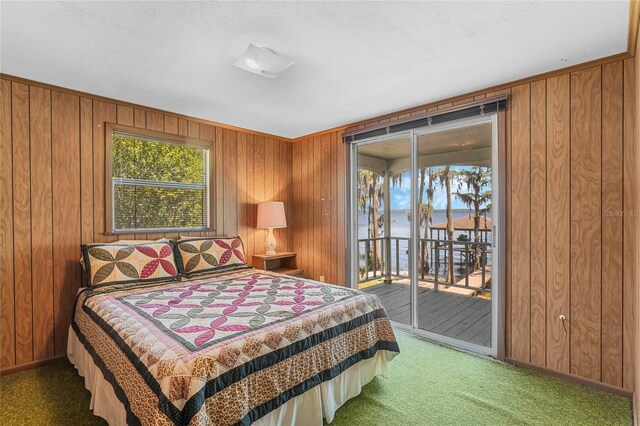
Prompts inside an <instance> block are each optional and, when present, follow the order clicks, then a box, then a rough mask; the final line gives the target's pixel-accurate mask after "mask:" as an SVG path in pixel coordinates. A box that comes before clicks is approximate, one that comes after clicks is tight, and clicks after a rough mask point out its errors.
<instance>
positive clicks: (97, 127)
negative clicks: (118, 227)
mask: <svg viewBox="0 0 640 426" xmlns="http://www.w3.org/2000/svg"><path fill="white" fill-rule="evenodd" d="M91 118H92V120H93V126H92V128H93V132H92V133H93V203H94V204H93V241H94V242H108V241H115V240H116V237H115V236H113V235H105V232H106V225H105V194H106V190H107V188H105V167H104V165H105V161H106V159H105V141H104V137H105V133H104V123H114V122H116V120H117V106H116V104H112V103H107V102H102V101H96V100H94V101H93V115H92V117H91Z"/></svg>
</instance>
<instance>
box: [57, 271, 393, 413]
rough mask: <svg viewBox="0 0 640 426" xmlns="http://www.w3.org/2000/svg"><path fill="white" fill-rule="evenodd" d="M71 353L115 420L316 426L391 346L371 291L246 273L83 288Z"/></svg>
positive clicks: (381, 371)
mask: <svg viewBox="0 0 640 426" xmlns="http://www.w3.org/2000/svg"><path fill="white" fill-rule="evenodd" d="M67 352H68V357H69V360H70V361H71V362H72V363H73V364H74V365H75V367H76V368H77V369H78V371H79V373H80V375H82V376H83V377H84V379H85V385H86V387H87V389H89V390H90V391H91V393H92V400H91V409H93V411H94V414H96V415H98V416H101V417H103V418H105V419H106V420H107V421H108V423H109V424H111V425H120V424H141V425H148V424H155V425H170V424H176V425H232V424H237V425H249V424H258V425H288V424H304V425H321V424H322V423H323V418H324V419H325V421H327V422H331V421H332V420H333V417H334V414H335V412H336V410H337V409H338V408H339V407H340V406H341V405H342V404H344V402H346V401H347V400H348V399H349V398H352V397H354V396H356V395H358V394H359V393H360V390H361V388H362V386H364V385H365V384H366V383H368V382H369V381H370V380H372V379H373V378H374V377H375V376H377V375H381V376H385V377H386V376H387V375H388V372H387V364H388V362H389V361H391V360H392V359H393V358H394V357H395V356H396V355H397V354H398V353H399V348H398V345H397V343H396V339H395V336H394V333H393V330H392V328H391V324H390V322H389V319H388V318H387V315H386V313H385V311H384V309H383V308H382V306H381V304H380V302H379V300H378V299H377V298H376V297H375V296H372V295H369V294H367V293H363V292H359V291H356V290H352V289H349V288H344V287H339V286H334V285H328V284H324V283H319V282H315V281H311V280H306V279H300V278H296V277H290V276H286V275H280V274H276V273H272V272H266V271H260V270H256V269H242V270H235V271H225V272H220V273H216V274H210V275H207V276H204V277H203V276H200V277H192V278H182V279H179V280H172V281H166V282H153V281H152V282H145V283H141V284H138V285H135V286H131V285H110V286H104V287H94V288H85V289H82V290H81V291H80V292H79V293H78V296H77V298H76V302H75V304H74V313H73V319H72V324H71V327H70V330H69V343H68V351H67Z"/></svg>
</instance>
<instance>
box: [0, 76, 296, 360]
mask: <svg viewBox="0 0 640 426" xmlns="http://www.w3.org/2000/svg"><path fill="white" fill-rule="evenodd" d="M1 83H2V86H1V92H0V95H1V98H0V103H1V105H2V109H1V110H0V136H1V141H0V153H1V154H2V158H3V161H1V162H0V189H1V192H0V213H1V214H0V232H1V234H0V241H1V245H0V255H1V256H0V268H1V272H2V275H3V277H5V278H3V280H2V281H1V287H0V291H1V292H0V305H1V309H0V321H1V323H0V342H1V347H0V369H2V370H3V371H4V370H5V369H9V368H12V367H15V366H16V360H17V361H18V363H17V366H18V367H19V366H35V365H38V363H39V362H42V361H44V360H47V359H50V358H51V356H55V355H61V354H64V353H65V350H66V346H65V345H66V338H67V333H68V327H69V323H70V319H71V318H70V315H71V306H72V303H73V300H74V296H75V292H76V290H77V288H78V286H79V285H80V268H79V264H78V259H79V257H80V247H79V245H80V244H81V243H91V242H95V241H111V240H115V239H116V237H115V236H112V235H104V225H105V207H104V195H105V190H106V189H105V188H104V182H105V175H104V173H105V168H104V164H105V160H106V158H105V139H104V137H105V133H104V125H105V123H107V122H109V123H120V124H123V125H132V126H134V127H137V128H141V129H146V128H147V127H149V128H151V129H160V130H161V131H165V132H171V133H172V132H177V133H178V134H183V135H184V134H187V135H188V136H191V137H196V138H204V139H205V140H209V141H211V142H212V143H214V141H215V139H216V133H220V131H219V129H223V128H219V129H218V128H215V127H213V126H211V125H208V124H204V123H199V122H198V121H192V120H188V119H183V118H176V116H174V115H172V114H160V113H158V112H156V111H150V110H148V109H146V108H144V107H134V106H131V105H125V104H120V103H117V102H105V101H104V100H98V99H95V98H92V97H90V96H82V97H79V96H77V95H74V94H70V93H69V92H62V91H55V90H51V89H49V88H45V87H41V86H40V85H38V86H27V85H22V84H21V83H14V82H12V81H9V80H2V81H1ZM13 85H15V86H18V89H17V90H15V93H12V92H14V91H13V90H12V86H13ZM12 97H16V101H15V103H14V102H13V100H12ZM14 107H15V108H14ZM147 123H149V124H148V125H147ZM14 127H15V131H14ZM224 130H225V132H226V134H227V139H228V140H229V143H228V144H226V147H224V146H223V145H221V147H223V148H224V149H226V151H222V153H221V155H220V156H219V157H218V156H214V159H218V160H216V164H217V165H219V167H216V169H217V170H220V172H221V173H220V176H221V179H222V182H226V183H227V184H228V185H230V186H229V187H228V188H226V192H225V191H219V194H220V198H219V200H218V201H219V204H215V208H216V209H219V210H220V211H221V212H222V214H221V215H220V217H219V219H220V220H221V221H223V222H224V223H225V228H226V230H225V229H222V228H221V229H220V233H222V232H223V231H225V232H233V233H234V234H237V233H240V234H242V237H243V240H244V241H245V248H246V249H247V256H248V258H249V259H251V257H252V255H253V254H254V253H256V252H257V253H263V252H264V237H265V236H266V233H265V232H264V231H263V230H260V231H259V235H258V236H256V235H254V234H256V232H255V204H256V203H257V202H260V201H265V194H266V193H267V192H268V193H270V194H272V195H273V196H277V197H278V198H280V199H282V201H284V202H285V205H288V204H289V197H291V194H292V192H291V191H290V190H289V188H290V187H291V182H290V180H291V174H290V173H289V168H290V163H291V161H292V159H291V157H290V152H291V148H292V145H291V143H290V142H288V141H286V140H282V139H278V138H271V141H270V144H271V145H270V146H271V154H270V155H271V164H272V166H273V170H275V171H276V172H275V173H274V172H272V179H271V186H270V188H268V189H267V188H265V178H264V175H265V173H264V166H265V149H264V148H265V142H264V137H262V139H260V141H259V144H260V145H261V147H260V148H257V149H256V150H255V152H254V148H255V141H254V138H253V136H254V135H253V134H245V133H242V132H238V131H236V130H229V129H226V128H225V129H224ZM14 139H15V140H14ZM14 151H15V152H14ZM225 157H226V158H225ZM5 158H6V159H8V161H4V159H5ZM226 160H230V161H226ZM257 164H259V165H260V166H258V168H259V169H260V170H259V172H258V173H256V170H255V169H256V165H257ZM256 174H259V175H260V178H259V179H256V180H257V181H258V182H259V186H260V188H259V189H260V194H259V197H256V194H255V188H254V186H255V185H254V175H256ZM214 189H216V188H214ZM14 212H15V213H17V216H16V217H17V219H18V220H17V221H15V220H14ZM225 212H226V213H229V215H226V216H225ZM16 232H17V233H19V237H18V239H17V241H15V243H14V235H17V234H16ZM163 235H166V236H171V237H175V238H178V237H180V235H178V234H159V235H158V234H145V233H142V234H135V235H126V236H120V238H123V237H127V238H130V237H134V238H136V239H145V238H147V237H156V238H157V237H160V236H163ZM199 235H200V233H196V235H194V236H199ZM290 238H291V228H287V229H283V230H280V231H279V243H280V244H281V248H282V249H283V250H284V249H286V248H287V242H288V241H289V239H290ZM246 240H249V241H246ZM256 242H257V244H256ZM16 249H17V250H16ZM47 253H48V255H47ZM17 254H19V255H20V257H19V258H18V257H17V256H16V255H17ZM32 271H33V273H32ZM47 271H48V272H47ZM14 276H15V277H16V278H18V280H19V281H18V280H14ZM32 276H33V278H32ZM32 282H33V285H32ZM16 290H17V291H16ZM16 313H17V315H16ZM18 342H19V344H17V343H18ZM8 371H9V370H8Z"/></svg>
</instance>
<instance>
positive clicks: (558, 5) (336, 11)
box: [0, 1, 629, 137]
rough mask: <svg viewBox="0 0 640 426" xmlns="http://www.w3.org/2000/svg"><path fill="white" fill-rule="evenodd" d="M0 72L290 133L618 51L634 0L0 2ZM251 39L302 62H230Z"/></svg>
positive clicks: (294, 134)
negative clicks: (272, 66)
mask: <svg viewBox="0 0 640 426" xmlns="http://www.w3.org/2000/svg"><path fill="white" fill-rule="evenodd" d="M0 14H1V22H0V23H1V34H0V35H1V41H0V48H1V55H0V70H1V71H2V72H3V73H7V74H13V75H17V76H21V77H25V78H29V79H34V80H39V81H43V82H47V83H51V84H55V85H59V86H64V87H69V88H73V89H77V90H81V91H85V92H90V93H95V94H98V95H102V96H107V97H111V98H116V99H120V100H124V101H129V102H133V103H138V104H142V105H148V106H153V107H156V108H160V109H164V110H168V111H174V112H177V113H181V114H187V115H192V116H196V117H200V118H205V119H210V120H215V121H218V122H223V123H227V124H231V125H236V126H240V127H246V128H250V129H253V130H257V131H262V132H267V133H273V134H277V135H281V136H286V137H297V136H301V135H305V134H309V133H312V132H315V131H319V130H324V129H327V128H331V127H335V126H338V125H342V124H347V123H351V122H354V121H358V120H361V119H365V118H368V117H372V116H376V115H380V114H384V113H388V112H392V111H395V110H399V109H403V108H408V107H412V106H415V105H419V104H423V103H426V102H430V101H434V100H437V99H442V98H446V97H450V96H454V95H458V94H463V93H465V92H469V91H473V90H477V89H482V88H484V87H488V86H492V85H495V84H499V83H503V82H507V81H511V80H515V79H518V78H522V77H527V76H531V75H534V74H538V73H542V72H545V71H551V70H554V69H557V68H561V67H565V66H569V65H573V64H578V63H581V62H585V61H589V60H592V59H597V58H601V57H604V56H608V55H612V54H616V53H620V52H623V51H625V50H626V47H627V46H626V42H627V25H628V14H629V3H628V1H605V2H539V1H535V2H534V1H529V2H506V1H502V2H411V3H400V2H367V3H364V2H349V3H343V2H199V3H197V2H193V3H192V2H135V3H134V2H47V3H38V2H4V1H3V2H2V3H1V5H0ZM249 43H254V44H256V45H261V46H266V47H270V48H271V49H274V50H275V51H276V52H278V53H281V54H283V55H284V56H287V57H290V58H292V59H294V60H296V61H297V63H296V64H295V65H294V66H293V67H292V68H291V69H289V70H288V71H287V72H285V73H284V74H282V75H281V76H280V77H278V78H277V79H275V80H270V79H266V78H263V77H260V76H257V75H254V74H250V73H248V72H245V71H242V70H240V69H238V68H236V67H233V66H232V65H231V63H232V62H233V61H234V60H235V59H236V58H237V56H238V55H240V54H241V53H242V52H243V51H244V49H245V48H246V47H247V45H248V44H249Z"/></svg>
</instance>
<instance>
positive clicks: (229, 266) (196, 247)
mask: <svg viewBox="0 0 640 426" xmlns="http://www.w3.org/2000/svg"><path fill="white" fill-rule="evenodd" d="M175 253H176V262H177V263H178V269H179V270H180V273H182V274H184V275H186V276H192V275H197V274H202V273H209V272H220V271H229V270H235V269H246V268H250V266H248V265H247V261H246V258H245V254H244V246H243V245H242V240H240V238H239V237H232V238H226V237H206V238H185V239H180V240H178V241H177V242H176V243H175Z"/></svg>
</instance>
